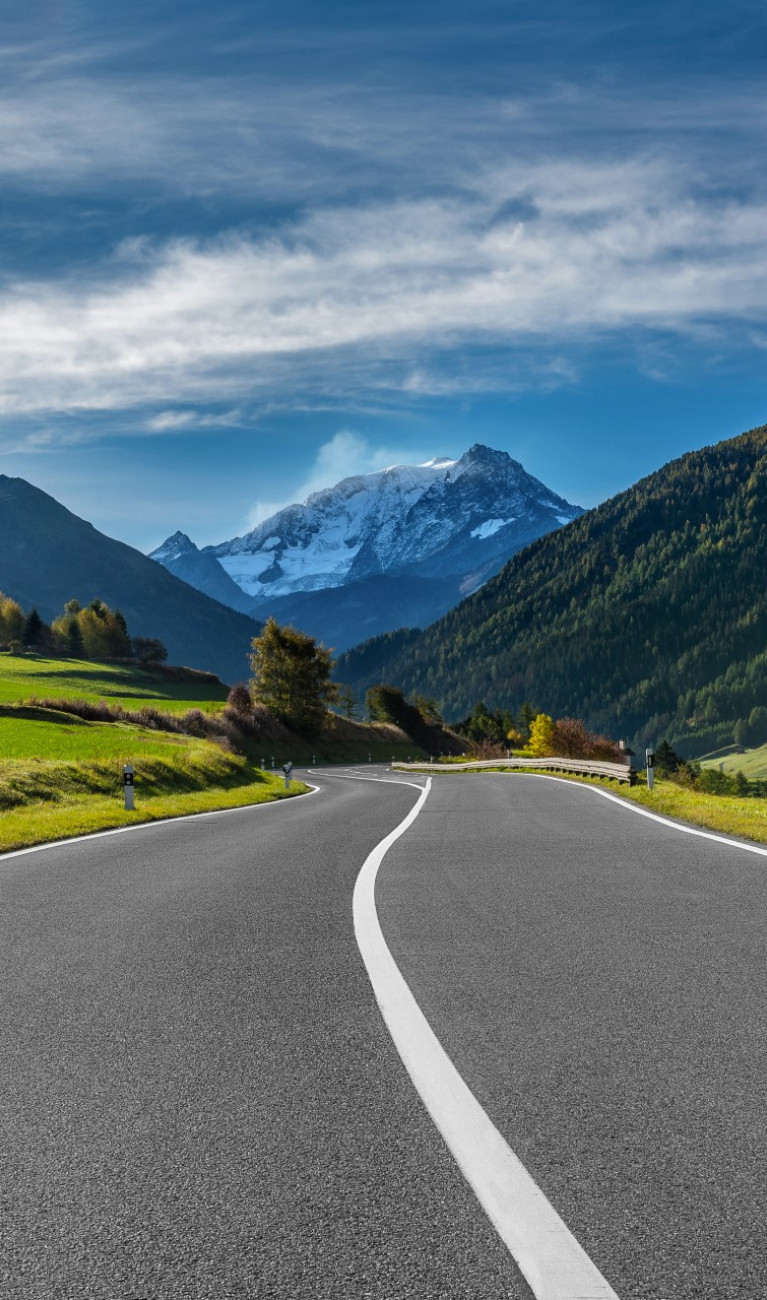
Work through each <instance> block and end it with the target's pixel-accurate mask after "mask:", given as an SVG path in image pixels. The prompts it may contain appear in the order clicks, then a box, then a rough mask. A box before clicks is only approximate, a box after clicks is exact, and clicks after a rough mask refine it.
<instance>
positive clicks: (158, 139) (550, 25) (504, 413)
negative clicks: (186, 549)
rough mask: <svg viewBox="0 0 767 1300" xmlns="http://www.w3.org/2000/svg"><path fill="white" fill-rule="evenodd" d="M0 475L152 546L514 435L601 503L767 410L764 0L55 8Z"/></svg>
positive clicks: (13, 288) (7, 295)
mask: <svg viewBox="0 0 767 1300" xmlns="http://www.w3.org/2000/svg"><path fill="white" fill-rule="evenodd" d="M18 9H19V12H18V13H17V15H16V16H15V17H14V16H11V17H8V16H5V15H4V16H3V18H2V25H1V26H0V72H1V74H2V75H1V76H0V193H1V194H2V202H0V268H1V273H0V472H2V473H5V474H10V475H20V476H22V477H24V478H27V479H29V480H30V481H31V482H33V483H36V484H37V485H38V486H40V487H42V488H44V489H45V490H46V491H49V492H51V493H52V494H53V495H54V496H56V497H57V498H58V499H59V500H61V501H63V502H64V504H66V505H67V506H69V507H70V508H71V509H73V510H75V511H76V512H77V513H78V514H81V515H83V516H84V517H86V518H88V519H90V520H91V521H92V522H93V523H94V524H95V525H96V526H97V527H99V528H101V529H103V530H104V531H106V532H108V533H110V534H111V535H112V536H116V537H120V538H122V539H123V540H126V541H129V542H131V543H132V544H133V545H136V546H139V547H141V548H142V549H149V548H151V547H152V546H154V545H156V544H158V543H159V542H160V541H161V540H162V539H163V538H164V537H165V536H166V535H167V534H168V533H169V532H172V531H174V530H175V529H176V528H182V529H184V530H185V531H186V532H188V533H189V534H190V536H192V537H193V538H194V540H195V541H197V542H198V543H200V544H203V543H208V542H217V541H222V540H224V539H226V538H228V537H231V536H233V535H235V534H237V533H241V532H243V531H245V529H246V528H247V527H248V525H249V524H251V523H253V522H255V521H256V520H257V519H258V518H261V517H264V516H265V514H266V513H268V512H269V511H270V510H271V509H272V508H276V507H278V506H280V505H282V504H285V503H286V502H287V501H291V500H297V499H302V498H303V496H304V495H305V494H306V493H307V492H308V491H310V490H312V489H313V488H315V487H318V486H321V485H322V484H326V483H330V482H334V481H335V480H336V479H337V478H340V477H341V476H342V475H343V474H344V473H353V472H364V471H367V470H371V469H374V468H379V467H380V466H382V465H384V464H387V463H392V462H393V461H402V460H412V459H418V460H425V459H428V458H429V457H431V456H433V455H459V454H460V453H461V452H462V451H464V450H465V449H466V448H467V447H468V446H469V445H470V444H471V443H473V442H477V441H480V442H487V443H488V444H490V445H491V446H494V447H500V448H503V449H505V450H507V451H509V452H510V453H511V454H512V455H514V456H515V457H517V458H518V459H520V460H521V461H522V462H523V464H524V465H525V467H526V468H527V469H528V470H530V471H531V472H532V473H534V474H537V475H538V476H539V477H540V478H542V479H544V480H545V482H546V483H547V484H549V485H550V486H551V487H553V488H554V489H555V490H556V491H558V492H560V493H561V494H562V495H564V496H566V497H568V498H569V499H570V500H571V501H574V502H577V503H578V504H581V505H586V506H588V505H593V504H596V503H597V502H598V501H599V500H602V499H604V498H605V497H606V496H609V495H611V494H612V493H614V492H616V491H619V490H620V489H621V488H623V487H625V486H628V485H629V484H630V483H632V482H634V481H635V480H636V479H637V478H639V477H641V476H642V475H643V474H645V473H647V472H649V471H650V470H652V469H654V468H656V467H657V466H659V465H661V464H663V463H664V462H665V461H667V460H669V459H671V458H672V457H674V456H676V455H679V454H681V453H683V452H684V451H687V450H690V449H692V448H694V447H699V446H703V445H705V444H706V443H709V442H715V441H718V440H719V439H720V438H724V437H730V436H733V435H735V434H737V433H739V432H741V431H742V430H744V429H747V428H751V427H753V426H755V425H757V424H761V423H764V422H767V391H766V386H765V381H764V363H765V356H766V353H765V349H767V151H765V148H764V137H765V128H766V127H767V96H765V92H764V70H765V55H766V54H767V11H765V9H764V5H763V3H762V2H761V0H758V2H757V0H729V3H727V4H725V3H711V2H710V0H697V2H696V3H692V2H688V0H679V2H678V3H674V0H666V3H662V4H661V3H648V2H646V0H635V3H633V4H632V5H631V6H618V5H616V4H615V3H614V2H611V3H603V2H602V0H594V2H593V3H581V2H580V0H570V2H568V3H565V2H564V0H563V2H562V3H551V2H549V0H540V2H539V3H527V2H526V0H525V2H520V3H516V2H515V0H505V2H504V3H482V0H479V3H472V4H469V3H468V2H464V0H462V2H461V3H455V2H452V3H451V0H441V2H440V3H436V2H435V3H431V2H430V0H428V2H427V0H410V2H408V3H400V2H398V0H389V2H388V3H366V4H360V3H359V0H356V2H355V3H351V0H349V2H346V3H334V2H333V0H325V2H324V3H291V0H286V2H285V3H280V4H275V3H271V2H270V3H266V2H264V3H258V2H255V3H254V2H251V3H247V4H244V3H235V2H232V0H218V3H216V4H215V5H214V4H212V3H210V2H209V0H206V3H200V2H199V0H183V3H174V2H172V0H151V3H149V2H148V0H146V2H145V0H133V2H132V3H131V4H130V5H127V4H126V5H122V4H119V5H117V4H115V5H107V4H104V3H103V0H79V2H78V0H27V3H26V4H25V5H24V6H23V9H22V7H21V6H19V7H18Z"/></svg>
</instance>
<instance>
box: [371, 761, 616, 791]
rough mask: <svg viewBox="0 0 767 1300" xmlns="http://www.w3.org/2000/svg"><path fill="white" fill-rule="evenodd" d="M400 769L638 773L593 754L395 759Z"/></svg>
mask: <svg viewBox="0 0 767 1300" xmlns="http://www.w3.org/2000/svg"><path fill="white" fill-rule="evenodd" d="M392 767H393V768H396V769H397V770H398V771H404V772H409V771H413V770H414V769H416V768H417V769H418V770H419V771H421V772H424V771H428V772H470V771H476V770H479V769H481V768H483V767H499V768H518V767H524V768H533V769H535V770H536V771H538V770H540V771H550V772H573V773H575V774H576V775H583V776H606V777H608V778H609V779H610V780H611V781H623V782H626V783H627V784H628V785H633V784H634V779H635V776H636V773H634V772H632V770H631V767H630V761H629V760H628V759H627V760H626V762H625V763H604V762H601V761H600V760H598V759H592V758H487V759H478V760H476V761H475V762H467V763H427V762H423V763H392Z"/></svg>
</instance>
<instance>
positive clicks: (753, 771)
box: [700, 745, 767, 781]
mask: <svg viewBox="0 0 767 1300" xmlns="http://www.w3.org/2000/svg"><path fill="white" fill-rule="evenodd" d="M700 765H701V767H713V768H721V770H722V771H723V772H728V773H729V774H732V773H734V772H742V773H743V775H744V776H747V777H748V779H749V781H764V780H765V779H767V745H760V746H759V748H758V749H746V750H743V751H741V752H738V751H737V750H734V749H732V750H730V751H729V752H728V753H722V754H716V755H714V756H713V757H711V758H704V759H701V764H700Z"/></svg>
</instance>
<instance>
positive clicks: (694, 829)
mask: <svg viewBox="0 0 767 1300" xmlns="http://www.w3.org/2000/svg"><path fill="white" fill-rule="evenodd" d="M515 776H532V777H533V778H534V779H535V780H536V781H559V783H560V785H568V786H569V787H570V789H571V790H572V789H573V787H576V788H577V789H580V790H591V792H592V793H593V794H599V795H601V796H602V798H603V799H609V800H610V802H611V803H617V805H618V807H619V808H627V809H628V811H629V812H634V813H636V814H637V816H639V817H649V818H650V820H651V821H654V822H660V823H661V825H663V826H670V827H671V829H672V830H675V831H680V832H681V834H682V835H697V836H699V837H700V839H702V840H713V841H714V843H715V844H726V845H727V847H728V848H731V849H743V851H744V853H756V854H758V855H759V857H762V858H767V848H762V847H761V846H760V845H758V844H748V843H746V842H745V841H743V840H734V839H730V837H729V836H728V835H716V834H715V833H714V832H713V831H704V830H701V829H700V827H698V826H686V825H685V824H684V822H677V821H674V820H673V818H671V817H664V816H663V814H662V813H655V812H650V809H649V808H642V807H641V806H640V805H639V804H636V803H634V802H633V800H631V799H621V797H620V795H617V794H610V791H609V790H602V789H601V788H600V787H599V786H598V785H587V784H586V782H585V781H568V780H567V778H566V777H564V776H549V775H548V774H547V773H545V772H517V773H515Z"/></svg>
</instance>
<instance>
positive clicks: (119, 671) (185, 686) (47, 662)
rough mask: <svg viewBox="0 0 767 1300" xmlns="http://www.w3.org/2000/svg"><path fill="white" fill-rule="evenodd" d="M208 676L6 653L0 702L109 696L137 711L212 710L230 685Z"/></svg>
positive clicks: (0, 669)
mask: <svg viewBox="0 0 767 1300" xmlns="http://www.w3.org/2000/svg"><path fill="white" fill-rule="evenodd" d="M205 677H206V675H205V674H204V673H198V674H195V673H193V672H192V671H191V670H188V669H187V670H185V674H184V676H183V677H180V679H179V680H174V679H173V675H172V673H171V672H169V671H168V670H167V669H166V670H162V669H161V670H159V671H158V672H152V671H150V670H144V669H141V668H136V667H133V666H132V665H128V664H105V663H94V662H91V661H89V660H84V659H46V658H44V657H43V656H41V655H35V654H32V653H28V654H24V655H11V654H8V653H0V704H21V703H24V702H25V701H27V700H31V699H36V698H40V699H70V700H90V701H92V702H93V703H96V702H97V701H98V700H106V701H107V702H114V703H121V704H123V705H124V706H125V707H126V708H131V709H140V708H142V707H144V706H147V707H151V708H156V709H162V710H163V711H164V712H166V713H184V712H185V711H186V710H187V709H202V710H203V712H208V713H209V712H212V711H214V710H215V709H219V708H221V707H222V705H223V704H224V703H225V701H226V696H227V689H228V688H227V687H226V686H224V685H223V684H222V683H221V682H218V681H216V682H212V681H206V680H205Z"/></svg>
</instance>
